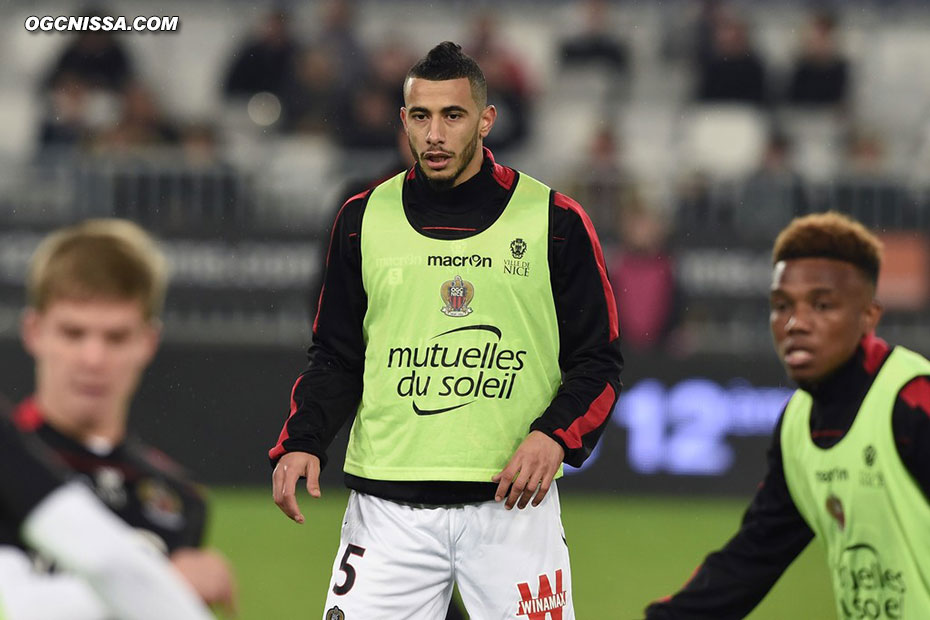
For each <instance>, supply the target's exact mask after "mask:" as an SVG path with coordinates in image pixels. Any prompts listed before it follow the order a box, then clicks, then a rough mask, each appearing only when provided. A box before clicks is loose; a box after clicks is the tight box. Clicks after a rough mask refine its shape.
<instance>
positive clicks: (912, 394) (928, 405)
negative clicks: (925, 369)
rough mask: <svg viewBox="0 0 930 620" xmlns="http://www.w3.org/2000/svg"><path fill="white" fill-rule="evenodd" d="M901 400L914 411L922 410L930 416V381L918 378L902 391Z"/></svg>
mask: <svg viewBox="0 0 930 620" xmlns="http://www.w3.org/2000/svg"><path fill="white" fill-rule="evenodd" d="M901 399H902V400H904V402H906V403H907V404H908V405H909V406H910V407H911V408H912V409H920V410H922V411H923V412H924V413H926V414H927V415H930V381H928V380H927V378H926V377H917V378H916V379H914V380H912V381H911V382H910V383H908V384H907V385H905V386H904V389H902V390H901Z"/></svg>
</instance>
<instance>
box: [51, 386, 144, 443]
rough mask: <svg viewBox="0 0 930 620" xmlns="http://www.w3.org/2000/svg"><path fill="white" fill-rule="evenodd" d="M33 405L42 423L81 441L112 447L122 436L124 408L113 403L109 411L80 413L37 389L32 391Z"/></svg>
mask: <svg viewBox="0 0 930 620" xmlns="http://www.w3.org/2000/svg"><path fill="white" fill-rule="evenodd" d="M36 405H37V406H38V408H39V411H40V413H41V414H42V419H43V420H44V421H45V423H46V424H48V425H49V426H51V427H52V428H53V429H55V430H56V431H58V432H59V433H61V434H62V435H65V436H66V437H69V438H71V439H73V440H75V441H77V442H79V443H81V444H84V445H90V444H95V445H96V444H99V443H100V442H107V443H109V444H111V445H113V446H115V445H117V444H119V443H120V442H121V441H122V440H123V438H124V437H125V436H126V417H127V410H126V408H125V407H119V406H118V405H114V406H113V410H112V411H108V412H94V415H92V416H89V415H82V414H81V413H79V412H72V411H70V410H69V409H68V404H67V403H60V402H57V401H56V399H55V398H54V397H50V396H49V395H48V394H43V392H42V391H41V390H40V391H38V392H37V393H36Z"/></svg>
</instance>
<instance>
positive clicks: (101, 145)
mask: <svg viewBox="0 0 930 620" xmlns="http://www.w3.org/2000/svg"><path fill="white" fill-rule="evenodd" d="M178 138H179V136H178V131H177V129H176V127H175V126H174V124H172V123H171V122H170V121H169V120H168V119H166V118H165V115H164V113H163V111H162V109H161V107H160V106H159V104H158V102H157V101H156V100H155V96H154V95H153V94H152V91H151V90H150V89H149V88H148V87H146V86H144V85H142V84H138V83H136V84H131V85H129V86H128V87H127V88H126V90H125V91H124V92H123V99H122V113H121V115H120V119H119V122H118V123H117V124H116V126H115V127H114V128H112V129H111V130H109V131H107V132H104V133H103V134H102V135H100V136H99V138H98V139H97V142H96V146H97V147H98V149H99V150H101V151H104V152H106V151H125V150H132V149H136V148H139V147H150V146H171V145H173V144H176V143H177V141H178Z"/></svg>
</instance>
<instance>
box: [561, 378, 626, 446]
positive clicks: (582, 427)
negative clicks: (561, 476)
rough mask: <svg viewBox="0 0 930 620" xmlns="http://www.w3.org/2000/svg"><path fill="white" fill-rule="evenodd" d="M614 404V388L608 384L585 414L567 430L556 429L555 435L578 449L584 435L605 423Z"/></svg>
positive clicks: (567, 444)
mask: <svg viewBox="0 0 930 620" xmlns="http://www.w3.org/2000/svg"><path fill="white" fill-rule="evenodd" d="M613 404H614V389H613V388H612V387H611V386H610V384H608V385H607V387H605V388H604V391H603V392H601V395H600V396H598V397H597V398H595V399H594V402H593V403H591V406H590V407H588V410H587V411H586V412H585V414H584V415H583V416H581V417H580V418H578V419H576V420H575V421H574V422H572V425H571V426H569V427H568V429H567V430H562V429H559V430H557V431H555V435H557V436H558V437H559V438H560V439H561V440H562V441H564V442H565V445H566V446H568V447H569V448H570V449H572V450H577V449H578V448H580V447H581V446H582V443H583V442H582V437H584V436H585V435H586V434H587V433H590V432H591V431H593V430H594V429H596V428H597V427H598V426H600V425H601V424H603V423H604V420H606V419H607V416H608V415H609V414H610V410H611V407H612V405H613Z"/></svg>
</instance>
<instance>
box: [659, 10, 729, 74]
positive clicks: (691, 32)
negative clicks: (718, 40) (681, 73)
mask: <svg viewBox="0 0 930 620" xmlns="http://www.w3.org/2000/svg"><path fill="white" fill-rule="evenodd" d="M684 8H685V9H686V10H685V11H675V12H674V17H672V16H669V17H672V19H671V20H668V21H667V22H666V23H663V27H664V32H663V40H662V55H663V57H664V58H666V59H668V60H672V61H687V62H694V63H695V64H696V66H700V65H702V64H704V63H705V62H707V61H708V60H709V59H710V58H711V57H712V56H713V54H714V32H716V30H717V23H718V22H719V21H720V20H722V19H724V18H725V17H726V15H727V12H728V9H727V8H726V6H725V5H724V3H723V2H721V0H699V1H697V2H691V3H689V5H688V6H686V7H684ZM675 18H677V19H675Z"/></svg>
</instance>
